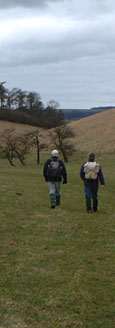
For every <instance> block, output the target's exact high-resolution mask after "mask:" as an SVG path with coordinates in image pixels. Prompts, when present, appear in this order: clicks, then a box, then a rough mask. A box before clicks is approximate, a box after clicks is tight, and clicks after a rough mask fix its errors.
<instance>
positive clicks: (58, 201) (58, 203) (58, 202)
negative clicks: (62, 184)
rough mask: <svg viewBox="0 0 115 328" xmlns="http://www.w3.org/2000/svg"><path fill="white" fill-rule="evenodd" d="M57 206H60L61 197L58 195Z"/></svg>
mask: <svg viewBox="0 0 115 328" xmlns="http://www.w3.org/2000/svg"><path fill="white" fill-rule="evenodd" d="M56 205H57V206H59V205H60V195H56Z"/></svg>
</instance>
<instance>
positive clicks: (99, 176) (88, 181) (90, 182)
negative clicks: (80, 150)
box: [80, 163, 105, 189]
mask: <svg viewBox="0 0 115 328" xmlns="http://www.w3.org/2000/svg"><path fill="white" fill-rule="evenodd" d="M84 165H85V163H84V164H83V165H82V166H81V169H80V177H81V179H82V180H83V181H84V183H85V185H91V186H94V188H96V189H98V182H99V181H100V184H101V185H105V179H104V175H103V171H102V168H101V166H100V165H99V172H98V174H97V178H96V179H94V180H92V179H86V178H85V172H84Z"/></svg>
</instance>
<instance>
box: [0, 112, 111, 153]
mask: <svg viewBox="0 0 115 328" xmlns="http://www.w3.org/2000/svg"><path fill="white" fill-rule="evenodd" d="M69 125H70V127H71V128H72V130H73V131H74V133H75V138H74V143H75V147H76V150H78V151H81V152H87V151H94V152H98V153H99V152H100V153H114V152H115V109H112V110H108V111H105V112H102V113H98V114H95V115H93V116H90V117H86V118H83V119H81V120H78V121H72V122H71V123H69ZM10 128H14V129H15V131H16V133H18V134H20V133H26V132H29V131H35V130H38V131H39V132H42V135H43V139H44V140H46V141H47V143H49V145H50V148H51V147H52V146H51V143H50V140H48V139H49V137H48V131H45V130H43V129H41V128H37V127H35V126H30V125H25V124H20V123H13V122H7V121H0V133H2V132H3V131H4V130H5V129H10Z"/></svg>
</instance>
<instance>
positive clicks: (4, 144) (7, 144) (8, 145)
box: [0, 128, 16, 166]
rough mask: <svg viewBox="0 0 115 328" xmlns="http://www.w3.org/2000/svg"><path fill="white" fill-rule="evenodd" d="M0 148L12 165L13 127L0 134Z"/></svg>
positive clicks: (14, 142) (14, 143)
mask: <svg viewBox="0 0 115 328" xmlns="http://www.w3.org/2000/svg"><path fill="white" fill-rule="evenodd" d="M0 142H1V144H0V149H1V152H2V153H3V154H4V156H5V157H6V158H7V160H8V161H9V163H10V164H11V165H12V166H14V163H13V158H14V151H15V146H16V139H15V138H14V129H13V128H11V129H6V130H4V131H3V133H2V134H1V136H0Z"/></svg>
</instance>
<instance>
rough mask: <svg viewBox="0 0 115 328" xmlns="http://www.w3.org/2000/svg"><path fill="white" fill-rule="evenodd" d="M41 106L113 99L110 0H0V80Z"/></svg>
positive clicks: (114, 12) (114, 13)
mask: <svg viewBox="0 0 115 328" xmlns="http://www.w3.org/2000/svg"><path fill="white" fill-rule="evenodd" d="M3 81H6V84H5V86H6V87H7V88H8V89H10V90H11V89H12V88H13V87H19V88H21V89H22V90H25V91H35V92H38V93H39V94H40V96H41V100H42V102H43V103H44V106H46V105H47V103H48V101H50V100H55V101H58V102H59V104H60V108H71V109H77V108H91V107H94V106H105V105H106V106H108V105H113V106H114V105H115V0H80V1H78V0H50V1H49V0H20V1H17V0H0V82H3Z"/></svg>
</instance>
